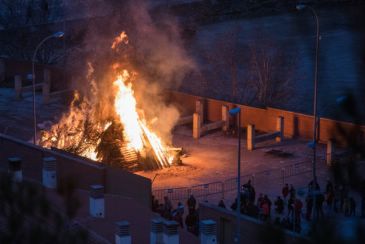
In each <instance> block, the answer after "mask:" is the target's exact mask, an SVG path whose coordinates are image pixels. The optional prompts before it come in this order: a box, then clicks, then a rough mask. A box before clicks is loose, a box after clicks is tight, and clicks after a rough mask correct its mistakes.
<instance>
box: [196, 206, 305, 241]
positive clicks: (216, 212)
mask: <svg viewBox="0 0 365 244" xmlns="http://www.w3.org/2000/svg"><path fill="white" fill-rule="evenodd" d="M199 217H200V220H205V219H211V220H214V221H215V222H216V223H217V240H218V243H221V244H230V243H235V242H234V237H235V235H236V226H237V225H236V223H237V218H236V214H235V212H233V211H230V210H227V209H222V208H219V207H217V206H214V205H211V204H205V203H199ZM264 228H265V225H264V224H263V222H261V221H260V220H258V219H254V218H251V217H248V216H245V215H241V218H240V236H241V243H250V244H256V243H257V244H259V243H262V240H261V239H260V234H261V231H263V230H264ZM284 233H285V234H284V236H285V240H286V243H303V241H305V238H304V237H303V236H301V235H299V234H296V233H293V232H289V231H285V232H284Z"/></svg>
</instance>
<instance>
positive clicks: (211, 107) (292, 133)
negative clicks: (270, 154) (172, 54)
mask: <svg viewBox="0 0 365 244" xmlns="http://www.w3.org/2000/svg"><path fill="white" fill-rule="evenodd" d="M197 99H204V105H205V108H204V110H205V116H206V118H205V119H206V120H209V121H218V120H221V106H222V105H228V106H229V108H233V107H234V106H238V107H240V108H241V111H242V112H241V126H242V127H245V126H247V124H255V128H256V130H259V131H264V132H274V131H276V118H277V117H278V116H282V117H283V118H284V136H285V137H290V138H291V137H301V138H305V139H312V138H313V116H311V115H306V114H302V113H296V112H291V111H286V110H281V109H276V108H270V107H268V108H256V107H249V106H244V105H240V104H232V103H229V102H225V101H219V100H215V99H210V98H202V97H199V96H194V95H190V94H186V93H180V92H171V94H170V100H171V101H172V102H173V103H176V104H178V107H179V108H183V110H182V113H183V114H184V115H187V114H192V113H193V112H194V110H195V101H196V100H197ZM337 124H339V125H341V126H342V127H343V128H345V129H346V130H351V129H353V128H354V127H355V125H354V124H352V123H348V122H340V121H335V120H331V119H326V118H321V119H320V123H319V141H320V142H327V141H328V140H329V139H331V138H333V136H334V133H335V131H334V130H335V128H336V125H337ZM360 128H361V130H362V131H363V133H365V125H362V126H360Z"/></svg>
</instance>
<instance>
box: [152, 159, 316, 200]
mask: <svg viewBox="0 0 365 244" xmlns="http://www.w3.org/2000/svg"><path fill="white" fill-rule="evenodd" d="M310 172H312V164H311V162H308V161H302V162H298V163H293V164H290V165H286V166H284V167H282V168H277V169H271V170H264V171H260V172H255V173H252V174H246V175H243V176H241V185H242V184H244V183H246V182H248V180H251V184H252V185H254V186H256V185H258V183H259V182H265V183H266V184H267V182H268V181H270V182H279V184H281V185H284V184H285V183H287V181H288V178H290V177H293V176H297V175H303V174H306V173H310ZM235 191H237V177H233V178H229V179H226V180H224V181H216V182H210V183H206V184H200V185H193V186H191V187H179V188H167V189H156V190H153V191H152V194H153V195H154V196H155V198H156V199H158V200H159V201H160V202H161V201H163V198H164V197H165V196H167V197H168V198H169V199H170V200H172V201H186V200H187V199H188V197H189V196H190V195H191V194H193V195H194V197H195V198H197V199H199V200H201V201H207V200H208V198H209V197H214V198H217V197H218V198H220V199H226V198H227V195H228V194H231V193H232V192H235Z"/></svg>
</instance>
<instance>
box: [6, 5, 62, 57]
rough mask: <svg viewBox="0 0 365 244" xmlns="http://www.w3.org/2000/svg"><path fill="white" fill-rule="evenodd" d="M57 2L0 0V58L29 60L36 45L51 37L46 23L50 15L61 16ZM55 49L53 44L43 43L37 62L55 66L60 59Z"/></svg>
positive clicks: (50, 31)
mask: <svg viewBox="0 0 365 244" xmlns="http://www.w3.org/2000/svg"><path fill="white" fill-rule="evenodd" d="M59 1H60V0H29V1H28V0H0V32H1V33H0V46H1V50H2V53H0V55H5V56H7V57H12V58H16V59H23V60H30V59H31V58H32V55H33V51H34V49H35V47H36V45H37V44H38V43H39V42H40V41H41V40H42V39H43V38H44V37H46V36H47V35H49V34H50V33H52V30H51V26H50V23H49V22H50V18H51V16H52V14H60V11H61V10H60V9H61V5H60V3H59ZM50 6H52V8H51V7H50ZM53 17H54V16H53ZM54 45H55V43H54V42H52V41H51V42H48V43H46V45H44V46H43V48H42V49H41V50H40V52H39V55H38V57H37V58H38V60H40V61H41V62H43V63H52V62H55V60H57V59H58V57H57V56H59V55H58V54H56V53H55V52H54Z"/></svg>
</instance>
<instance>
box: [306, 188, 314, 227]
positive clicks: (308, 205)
mask: <svg viewBox="0 0 365 244" xmlns="http://www.w3.org/2000/svg"><path fill="white" fill-rule="evenodd" d="M305 202H306V209H307V212H306V214H305V218H306V219H307V220H308V221H310V220H311V217H312V210H313V197H312V195H311V194H308V195H307V197H306V199H305Z"/></svg>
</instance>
